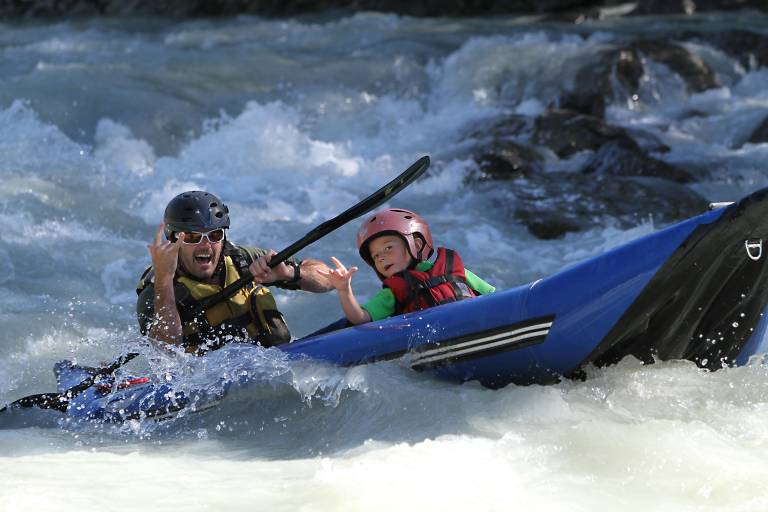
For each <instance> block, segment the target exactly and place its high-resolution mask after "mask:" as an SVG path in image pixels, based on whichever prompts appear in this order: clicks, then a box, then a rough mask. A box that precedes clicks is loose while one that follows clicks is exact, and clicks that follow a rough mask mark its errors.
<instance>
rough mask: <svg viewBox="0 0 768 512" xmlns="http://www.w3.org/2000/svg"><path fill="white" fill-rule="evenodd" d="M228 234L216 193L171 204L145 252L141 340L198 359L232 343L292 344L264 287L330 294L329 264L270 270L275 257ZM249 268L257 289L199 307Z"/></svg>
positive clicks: (193, 195) (293, 263)
mask: <svg viewBox="0 0 768 512" xmlns="http://www.w3.org/2000/svg"><path fill="white" fill-rule="evenodd" d="M228 228H229V209H228V208H227V206H226V205H225V204H224V203H222V201H221V200H220V199H219V198H218V197H216V196H215V195H213V194H210V193H208V192H202V191H190V192H184V193H182V194H179V195H178V196H176V197H174V198H173V199H172V200H171V202H170V203H168V206H167V207H166V208H165V215H164V219H163V224H161V225H160V228H159V229H158V230H157V233H156V235H155V240H154V243H152V244H151V245H148V246H147V248H148V249H149V253H150V255H151V256H152V266H151V267H149V268H148V269H147V270H146V271H145V272H144V274H143V275H142V277H141V280H140V281H139V285H138V286H137V289H136V292H137V293H138V294H139V298H138V302H137V305H136V309H137V314H138V320H139V327H140V329H141V332H142V334H148V335H149V336H150V337H151V338H153V339H155V340H158V341H162V342H165V343H170V344H173V345H181V346H182V347H184V349H185V350H186V351H187V352H192V353H196V354H203V353H205V352H207V351H209V350H214V349H217V348H220V347H221V346H223V345H224V344H225V343H228V342H247V343H258V344H261V345H264V346H273V345H279V344H282V343H288V342H289V341H290V339H291V334H290V332H289V331H288V326H287V325H286V323H285V319H284V318H283V315H282V314H281V313H280V311H279V310H278V309H277V305H276V304H275V300H274V298H273V297H272V294H271V293H270V291H269V290H268V289H267V288H266V286H273V285H274V286H277V287H279V288H285V289H289V290H298V289H301V290H306V291H311V292H326V291H329V290H331V289H333V288H332V286H331V284H330V282H329V280H328V277H327V275H325V274H324V273H327V271H328V267H327V265H325V264H324V263H322V262H320V261H318V260H311V259H307V260H303V261H300V262H299V261H296V260H293V259H288V260H286V261H285V262H282V263H280V264H278V265H276V266H275V268H270V267H269V261H270V259H271V258H272V256H273V255H274V254H275V252H274V251H270V250H265V249H260V248H253V247H239V246H237V245H234V244H232V243H231V242H229V240H227V238H226V230H227V229H228ZM163 234H164V235H165V236H164V237H163ZM163 238H165V239H163ZM246 269H247V270H249V271H250V272H251V274H252V275H253V283H249V284H248V285H247V286H246V287H244V288H243V289H241V290H240V291H238V292H237V293H236V294H234V295H233V296H232V297H230V298H227V299H223V298H221V297H219V299H218V300H217V301H216V303H215V304H214V305H212V306H210V307H208V308H207V310H206V311H202V312H201V311H200V310H199V308H197V307H196V306H197V305H198V304H199V302H200V301H201V300H202V299H205V298H208V297H211V296H213V295H216V294H218V293H219V292H220V291H221V290H222V289H223V288H224V287H225V286H227V285H229V284H231V283H233V282H235V281H237V279H238V278H239V277H240V276H241V275H242V273H243V272H244V271H245V270H246Z"/></svg>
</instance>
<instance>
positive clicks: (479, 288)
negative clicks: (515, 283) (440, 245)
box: [361, 261, 496, 322]
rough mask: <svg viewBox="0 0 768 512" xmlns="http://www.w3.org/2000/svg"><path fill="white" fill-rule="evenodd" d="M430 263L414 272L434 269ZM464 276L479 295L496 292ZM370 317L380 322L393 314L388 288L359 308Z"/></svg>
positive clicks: (421, 263) (468, 273) (392, 300)
mask: <svg viewBox="0 0 768 512" xmlns="http://www.w3.org/2000/svg"><path fill="white" fill-rule="evenodd" d="M434 266H435V264H434V263H432V262H431V261H421V262H419V263H418V264H417V265H416V270H418V271H420V272H426V271H427V270H429V269H431V268H432V267H434ZM464 275H465V276H466V277H467V284H468V285H469V287H470V288H472V289H473V290H475V291H476V292H477V293H479V294H480V295H488V294H489V293H493V292H495V291H496V288H495V287H493V286H491V285H490V284H488V283H486V282H485V281H483V280H482V279H480V278H479V277H477V276H476V275H475V274H473V273H472V272H470V271H469V270H467V269H466V268H465V269H464ZM361 307H362V308H363V309H364V310H366V311H367V312H368V314H369V315H371V321H373V322H375V321H376V320H382V319H384V318H387V317H390V316H392V315H394V314H395V307H396V304H395V294H394V293H393V292H392V290H390V289H389V288H382V289H381V291H380V292H379V293H377V294H376V295H374V296H373V298H372V299H371V300H369V301H368V302H366V303H365V304H363V305H362V306H361Z"/></svg>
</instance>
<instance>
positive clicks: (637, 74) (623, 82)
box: [560, 40, 719, 117]
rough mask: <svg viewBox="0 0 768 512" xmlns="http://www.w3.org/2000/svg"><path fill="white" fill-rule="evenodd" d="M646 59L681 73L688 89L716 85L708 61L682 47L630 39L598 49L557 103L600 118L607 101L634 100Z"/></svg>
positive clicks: (699, 90) (663, 41)
mask: <svg viewBox="0 0 768 512" xmlns="http://www.w3.org/2000/svg"><path fill="white" fill-rule="evenodd" d="M646 59H649V60H653V61H655V62H657V63H659V64H663V65H665V66H667V67H668V68H669V69H670V70H671V71H672V72H674V73H676V74H677V75H678V76H680V78H681V79H682V80H683V81H684V82H685V84H686V85H687V87H688V90H689V92H693V93H696V92H701V91H704V90H706V89H710V88H713V87H718V86H719V84H718V83H717V79H716V77H715V74H714V72H713V71H712V70H711V69H710V68H709V66H708V65H707V63H706V62H704V61H703V60H702V59H701V57H699V56H697V55H695V54H693V53H691V52H690V51H688V50H687V49H686V48H684V47H683V46H680V45H679V44H676V43H674V42H672V41H666V40H656V41H642V40H641V41H631V42H627V43H626V44H625V45H622V46H619V45H617V46H615V47H614V48H610V49H607V50H604V51H602V52H600V53H599V54H598V55H597V57H596V60H595V61H594V62H593V63H591V64H590V65H588V66H584V67H583V68H582V69H581V70H580V71H579V73H578V74H577V76H576V81H575V86H574V88H573V90H572V91H568V92H566V93H564V94H563V96H562V98H561V99H560V106H561V107H562V108H566V109H571V110H576V111H578V112H581V113H584V114H587V115H591V116H595V117H603V116H604V115H605V106H606V104H607V103H611V102H625V101H630V100H631V101H634V100H633V96H635V95H636V94H637V92H638V89H639V87H640V80H641V79H642V77H643V75H645V73H646V69H645V62H644V61H645V60H646ZM616 86H618V89H617V87H616Z"/></svg>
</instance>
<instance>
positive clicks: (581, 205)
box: [506, 173, 707, 239]
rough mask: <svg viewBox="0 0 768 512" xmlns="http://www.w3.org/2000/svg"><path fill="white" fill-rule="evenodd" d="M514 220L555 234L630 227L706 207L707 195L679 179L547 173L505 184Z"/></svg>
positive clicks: (674, 218) (545, 235)
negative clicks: (612, 226)
mask: <svg viewBox="0 0 768 512" xmlns="http://www.w3.org/2000/svg"><path fill="white" fill-rule="evenodd" d="M506 186H508V187H509V189H508V191H507V193H510V192H511V193H512V194H514V197H515V198H516V199H515V201H514V211H513V212H510V213H511V215H512V216H513V217H514V219H515V220H517V221H518V222H521V223H523V224H524V225H525V226H526V227H527V228H528V230H529V231H530V232H531V233H532V234H533V235H534V236H536V237H538V238H543V239H552V238H559V237H562V236H563V235H565V234H567V233H571V232H577V231H582V230H585V229H590V228H595V227H598V226H604V225H606V223H609V224H610V222H611V221H613V222H614V223H615V224H616V225H617V226H618V227H623V228H627V227H631V226H635V225H637V224H638V223H640V222H643V221H646V220H648V219H653V220H654V221H655V222H659V223H668V222H674V221H678V220H681V219H684V218H687V217H690V216H693V215H696V214H698V213H701V212H704V211H706V208H707V201H706V200H705V199H704V198H702V197H701V196H699V195H698V194H697V193H696V192H694V191H692V190H690V189H689V188H687V187H685V186H684V185H680V184H677V183H673V182H670V181H668V180H663V179H658V178H620V177H611V176H593V177H590V176H585V175H580V174H570V173H550V174H546V175H537V176H532V177H529V178H526V179H519V180H514V181H512V182H510V183H509V184H507V185H506Z"/></svg>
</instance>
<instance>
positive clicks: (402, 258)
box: [368, 235, 411, 277]
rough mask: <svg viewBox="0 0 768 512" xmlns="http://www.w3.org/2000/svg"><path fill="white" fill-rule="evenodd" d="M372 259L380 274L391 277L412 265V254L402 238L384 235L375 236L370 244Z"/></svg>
mask: <svg viewBox="0 0 768 512" xmlns="http://www.w3.org/2000/svg"><path fill="white" fill-rule="evenodd" d="M368 251H370V254H371V259H372V260H373V264H374V266H375V267H376V270H377V271H378V272H379V274H381V275H383V276H384V277H391V276H393V275H395V274H397V273H398V272H402V271H403V270H405V269H407V268H408V267H409V266H410V265H411V255H410V254H409V253H408V247H406V245H405V241H403V239H402V238H400V237H399V236H395V235H384V236H380V237H378V238H374V239H373V240H372V241H371V243H369V244H368Z"/></svg>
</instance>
